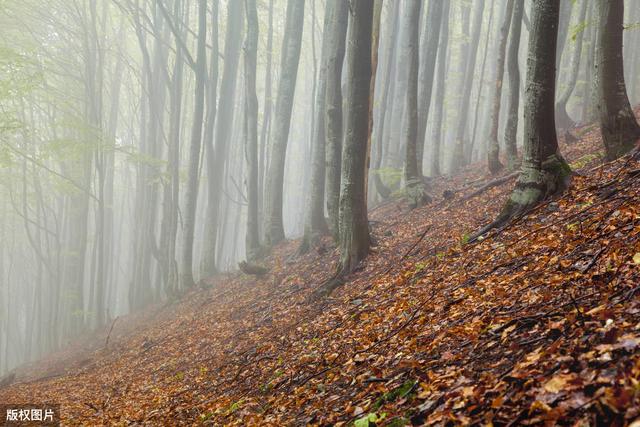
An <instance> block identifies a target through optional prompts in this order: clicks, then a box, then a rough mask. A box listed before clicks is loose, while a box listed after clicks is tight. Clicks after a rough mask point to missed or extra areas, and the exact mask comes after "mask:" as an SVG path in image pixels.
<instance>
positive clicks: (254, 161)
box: [244, 0, 260, 260]
mask: <svg viewBox="0 0 640 427" xmlns="http://www.w3.org/2000/svg"><path fill="white" fill-rule="evenodd" d="M245 9H246V15H247V35H246V37H245V42H244V85H245V86H244V97H245V112H244V133H245V156H246V160H247V171H246V174H247V199H248V208H247V236H246V255H247V259H248V260H253V259H255V258H257V256H258V252H259V249H260V235H259V228H258V97H257V95H256V58H257V52H258V32H259V27H258V11H257V8H256V0H245Z"/></svg>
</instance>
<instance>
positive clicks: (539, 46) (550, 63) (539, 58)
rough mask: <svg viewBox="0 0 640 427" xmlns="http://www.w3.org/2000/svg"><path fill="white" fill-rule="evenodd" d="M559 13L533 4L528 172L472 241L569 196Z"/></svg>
mask: <svg viewBox="0 0 640 427" xmlns="http://www.w3.org/2000/svg"><path fill="white" fill-rule="evenodd" d="M559 12H560V10H559V4H558V2H557V0H533V2H532V16H531V32H530V36H529V53H528V60H527V82H526V90H525V93H526V102H525V108H524V111H525V114H524V156H523V160H522V170H521V172H520V176H519V177H518V181H517V182H516V186H515V188H514V190H513V192H512V193H511V197H510V198H509V200H508V201H507V202H506V204H505V206H504V207H503V208H502V211H501V212H500V214H499V215H498V218H497V219H496V220H495V221H493V222H492V223H491V224H489V225H487V226H485V227H484V228H482V229H481V230H480V231H478V232H477V233H476V234H475V235H474V236H473V238H472V239H471V240H474V239H476V238H477V237H478V236H481V235H482V234H484V233H486V232H487V231H489V230H491V229H492V228H495V227H499V226H501V225H503V224H505V223H506V222H508V221H509V220H510V219H511V218H513V217H516V216H520V215H523V214H525V213H526V212H528V211H529V210H530V209H531V208H532V207H533V206H535V205H536V204H538V203H539V202H540V201H542V200H544V199H546V198H548V197H551V196H553V195H555V194H558V193H560V192H562V191H564V189H565V188H566V187H567V185H568V183H569V177H570V175H571V169H570V168H569V165H567V163H566V162H565V160H564V158H563V157H562V155H561V154H560V151H559V148H558V139H557V136H556V127H555V123H554V111H553V106H554V104H555V81H556V67H555V57H556V55H555V54H556V43H557V37H558V17H559Z"/></svg>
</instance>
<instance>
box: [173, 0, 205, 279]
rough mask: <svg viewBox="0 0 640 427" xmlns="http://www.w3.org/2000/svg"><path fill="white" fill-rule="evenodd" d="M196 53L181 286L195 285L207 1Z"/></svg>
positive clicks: (200, 13) (200, 12)
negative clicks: (194, 254)
mask: <svg viewBox="0 0 640 427" xmlns="http://www.w3.org/2000/svg"><path fill="white" fill-rule="evenodd" d="M198 21H199V23H198V54H197V57H196V58H197V59H196V69H195V74H196V88H195V101H194V102H195V105H194V108H193V125H192V129H191V146H190V147H189V175H188V177H187V188H186V196H185V199H186V203H185V212H184V241H183V252H182V273H181V281H180V282H181V283H182V286H183V287H191V286H193V285H194V284H195V282H194V278H193V237H194V233H195V222H196V208H197V203H198V168H199V166H200V150H201V147H202V122H203V119H204V95H205V79H206V78H207V51H206V36H207V1H206V0H198Z"/></svg>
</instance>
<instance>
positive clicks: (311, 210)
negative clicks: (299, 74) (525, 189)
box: [300, 0, 336, 253]
mask: <svg viewBox="0 0 640 427" xmlns="http://www.w3.org/2000/svg"><path fill="white" fill-rule="evenodd" d="M335 6H336V0H330V1H328V2H327V3H326V5H325V10H324V24H323V33H322V49H321V53H320V73H319V74H318V75H317V79H318V87H317V88H316V99H315V120H314V128H313V133H312V142H311V144H312V145H311V189H310V191H309V195H308V197H307V200H306V202H307V206H306V213H305V225H304V235H303V237H302V244H301V246H300V253H304V252H306V251H307V250H308V249H309V248H310V246H311V245H312V244H313V241H314V240H315V239H316V238H317V237H319V236H320V235H321V234H324V233H326V231H327V223H326V221H325V218H324V194H325V191H324V190H325V177H326V171H325V169H326V140H325V135H326V130H325V123H324V122H325V109H326V95H327V69H328V66H329V41H330V32H331V25H332V21H334V20H335V16H334V15H335V9H336V7H335Z"/></svg>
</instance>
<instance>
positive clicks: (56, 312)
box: [0, 0, 640, 375]
mask: <svg viewBox="0 0 640 427" xmlns="http://www.w3.org/2000/svg"><path fill="white" fill-rule="evenodd" d="M340 1H341V0H337V1H333V0H306V1H304V0H290V1H286V0H258V1H257V2H256V8H255V11H256V12H257V13H256V15H255V16H254V18H255V19H256V21H255V22H253V21H252V20H251V18H252V15H251V14H250V13H248V12H249V11H248V10H246V8H247V7H252V5H253V3H254V2H252V1H251V0H249V1H240V0H237V1H236V0H48V1H46V2H43V1H36V0H0V28H1V29H0V375H2V374H3V373H6V372H7V371H10V370H11V369H13V368H15V367H16V366H18V365H20V364H22V363H25V362H29V361H34V360H37V359H39V358H41V357H42V356H43V355H45V354H48V353H50V352H52V351H56V350H59V349H61V348H64V347H65V346H66V345H68V343H69V342H71V341H72V340H73V339H75V338H77V337H78V336H81V335H85V334H91V333H92V331H96V330H98V329H100V328H104V327H108V326H109V325H110V324H111V323H112V322H113V321H114V319H116V318H117V317H118V316H122V315H125V314H127V313H130V312H134V311H136V310H141V309H144V308H145V307H148V306H150V305H152V304H158V303H162V304H164V303H167V302H168V303H170V302H172V301H175V300H176V299H179V298H180V297H181V296H182V295H183V294H184V293H185V291H187V290H189V289H191V288H193V287H194V286H206V283H207V280H206V279H208V278H210V277H212V276H214V275H216V274H221V273H224V272H228V271H233V270H236V269H237V268H238V263H239V262H241V261H244V260H247V261H249V262H250V263H256V264H260V260H261V259H262V257H263V256H264V255H265V254H267V253H268V252H269V250H270V248H272V247H273V246H274V245H277V244H278V243H279V242H280V240H281V238H282V236H281V231H283V232H284V237H285V238H286V239H297V238H301V237H303V235H304V237H305V239H303V240H304V241H307V242H308V241H312V240H313V237H314V236H315V234H316V233H317V232H318V231H319V230H325V231H326V230H328V231H329V232H334V233H335V232H336V230H335V228H336V227H335V226H334V223H335V222H334V220H333V219H334V218H335V219H336V221H337V216H336V215H337V209H338V208H337V206H335V205H331V200H337V199H335V197H337V196H339V195H340V189H339V185H340V175H339V172H340V164H337V165H336V164H335V157H332V153H335V152H336V151H333V152H332V151H331V149H332V147H333V148H335V145H332V144H335V143H336V142H337V144H338V145H337V150H338V151H337V153H340V150H341V148H340V146H341V145H340V144H342V143H343V142H342V140H343V139H345V138H347V137H346V136H345V135H347V134H348V129H347V127H348V124H349V123H350V122H349V118H348V117H347V115H346V111H347V108H346V107H345V108H343V109H342V110H341V111H340V114H341V115H342V116H343V117H342V123H343V124H342V127H341V128H340V129H339V130H340V131H341V133H340V135H341V136H340V137H338V138H334V139H331V138H330V137H331V136H332V135H333V134H332V133H331V131H332V130H335V129H336V128H332V127H331V126H333V124H334V123H335V117H330V116H329V115H328V114H329V113H328V111H329V109H326V108H325V106H326V105H333V106H334V107H335V102H338V104H339V105H340V106H341V108H342V106H346V105H348V103H349V102H350V100H349V93H351V91H350V90H349V89H350V87H349V84H350V81H351V80H350V79H349V78H348V72H347V68H348V67H347V64H348V62H349V55H350V54H354V53H353V50H351V49H350V48H349V41H347V47H346V55H344V56H341V55H339V54H337V55H336V54H334V55H332V52H334V50H333V48H332V46H334V43H338V42H339V41H337V40H333V39H332V37H329V36H332V35H333V36H336V34H338V33H337V32H336V31H335V28H337V26H336V25H337V24H336V23H337V21H338V18H337V12H336V10H338V9H340V7H339V6H336V4H337V3H339V2H340ZM372 1H373V0H372ZM438 3H439V4H438ZM288 4H289V8H288ZM330 5H331V10H330V12H331V13H327V14H325V12H326V8H327V7H329V6H330ZM625 5H626V7H625V19H624V22H625V25H626V27H625V28H626V30H625V31H624V51H623V56H624V60H625V79H626V85H627V93H628V96H629V99H630V102H631V104H632V105H636V104H637V103H638V102H640V76H639V75H638V74H639V73H638V69H639V68H638V67H639V65H640V57H639V56H640V55H639V53H638V52H639V51H640V46H639V42H640V40H639V39H640V31H638V22H639V21H640V2H637V1H633V0H629V1H627V2H626V3H625ZM376 7H379V9H376V10H374V25H373V27H374V30H373V31H374V37H376V36H377V38H376V40H377V50H374V62H373V63H374V65H376V67H375V69H374V71H375V73H374V76H375V86H374V91H373V98H372V104H371V105H372V117H373V120H372V125H371V126H372V127H371V137H370V138H371V141H370V151H369V153H370V156H368V157H367V161H368V163H367V164H368V168H367V170H368V175H367V176H368V179H366V181H365V182H366V183H367V191H366V200H367V205H368V207H369V208H372V207H374V206H377V205H379V204H380V203H383V202H384V201H385V200H387V199H388V198H389V197H402V196H408V197H414V195H413V194H412V193H411V191H409V190H408V187H410V186H409V185H408V183H411V182H412V180H415V179H418V180H420V181H421V182H424V183H425V185H427V187H428V184H429V182H430V180H432V179H435V178H436V177H437V176H439V175H443V174H445V175H446V174H452V173H455V172H456V171H458V170H460V169H462V168H467V167H470V165H477V167H485V166H486V164H487V161H488V162H489V168H490V169H491V168H492V166H491V158H492V155H491V152H492V150H496V149H497V150H498V151H499V153H500V154H499V155H500V156H502V157H501V158H503V159H506V160H505V161H504V162H503V163H504V165H503V166H505V167H512V166H513V165H512V164H511V161H514V159H515V157H509V156H510V155H511V154H512V153H510V152H509V149H510V148H509V147H511V146H509V141H513V143H514V144H516V145H514V147H516V149H517V151H518V152H520V150H521V147H522V143H523V135H522V132H523V126H522V125H521V124H520V125H518V121H519V119H521V118H522V117H523V115H524V113H525V111H524V105H525V103H524V96H525V85H524V82H525V77H526V70H527V54H528V52H527V45H528V42H529V35H530V30H531V29H530V17H531V10H530V9H531V2H530V1H528V0H527V1H522V2H519V1H518V0H516V1H513V0H499V1H483V0H446V1H442V2H440V1H439V0H430V1H426V0H425V1H412V0H402V1H388V0H386V1H376ZM412 7H413V9H412ZM596 9H597V8H596V7H595V2H593V1H588V0H578V1H569V0H562V3H561V12H560V24H559V31H558V33H559V34H558V55H557V60H556V64H557V70H558V74H557V85H556V87H557V89H556V99H557V100H558V102H560V104H559V105H560V107H561V108H560V107H557V110H556V123H557V127H558V129H559V133H561V132H564V131H566V130H570V129H571V128H572V127H573V126H574V125H576V124H580V123H586V122H590V121H593V120H594V118H595V115H596V113H597V112H596V108H595V105H596V103H594V102H591V100H592V99H593V98H594V97H595V96H596V94H595V87H596V83H597V79H596V74H595V72H594V58H595V57H596V48H597V46H596V40H597V37H596V36H597V25H596V20H597V10H596ZM378 12H379V16H378V15H377V13H378ZM416 12H417V14H416ZM518 13H520V14H521V18H520V19H517V18H516V17H517V16H518ZM325 15H326V16H325ZM288 16H289V19H288ZM345 16H346V15H345ZM327 18H328V19H327ZM345 19H346V18H345ZM378 19H379V20H378ZM412 20H414V21H415V22H414V24H411V21H412ZM325 21H328V22H329V23H328V22H325ZM345 22H346V21H345ZM332 23H333V24H335V25H334V26H332V25H330V24H332ZM376 23H378V24H379V26H377V25H376ZM256 24H257V26H256ZM416 24H417V25H416ZM349 25H351V24H349ZM516 26H517V27H521V28H519V34H518V38H516V39H514V37H515V36H514V34H517V33H516V31H515V28H516ZM376 28H379V29H378V31H379V33H376ZM326 29H329V30H331V32H330V33H328V34H325V30H326ZM256 30H259V31H257V32H256ZM299 33H300V34H301V35H300V36H298V35H297V34H299ZM249 35H253V36H257V38H256V39H255V41H256V44H255V50H252V49H251V46H252V45H251V40H252V38H251V37H249ZM333 38H338V37H333ZM514 40H515V41H514ZM342 43H344V37H343V38H342ZM374 46H376V44H375V42H374ZM298 50H299V58H298V52H297V51H298ZM252 53H253V54H255V58H254V60H255V69H253V67H252V66H251V61H252V56H251V55H252ZM356 54H357V52H356ZM414 54H415V56H412V55H414ZM376 56H377V57H376ZM336 58H339V59H340V64H339V65H340V66H339V67H337V68H339V69H340V70H339V71H340V73H339V74H338V76H337V79H333V80H331V78H330V76H331V75H332V73H333V74H335V72H334V70H335V69H336V65H335V61H336ZM332 60H333V62H332ZM247 67H249V68H247ZM334 77H335V76H334ZM251 82H252V83H253V85H252V84H250V83H251ZM336 82H337V84H334V83H336ZM336 88H337V89H338V92H340V94H341V97H342V99H339V98H338V101H336V98H335V97H334V96H333V95H334V94H335V93H336V91H335V89H336ZM289 95H291V97H290V96H289ZM254 97H255V101H257V103H252V102H251V101H252V100H253V99H254ZM514 102H515V104H514ZM565 104H566V105H565ZM565 109H566V114H561V113H562V112H563V111H565ZM289 110H290V111H289ZM510 116H511V117H515V123H514V122H513V121H511V122H510V121H509V117H510ZM412 123H414V124H415V125H412ZM319 140H321V141H322V143H319V142H318V141H319ZM407 141H417V145H416V143H413V144H408V143H407ZM493 142H495V143H493ZM408 147H409V148H408ZM408 149H410V150H413V151H410V152H409V153H410V154H409V155H407V150H408ZM318 150H321V155H320V154H318V153H319V151H318ZM411 153H415V154H414V155H411ZM279 154H280V157H281V158H282V160H283V161H284V163H283V167H280V166H279V164H280V163H279V162H280V161H281V159H279ZM342 155H343V156H345V155H346V154H342ZM505 156H506V157H505ZM487 158H489V160H487ZM495 158H496V159H497V158H498V154H496V157H495ZM408 159H409V160H408ZM414 163H415V164H414ZM314 164H316V165H320V166H316V167H315V168H314V166H313V165H314ZM332 166H333V167H334V169H335V168H337V170H338V177H337V184H338V187H335V186H334V185H331V183H332V182H335V180H334V181H332V180H331V179H330V178H331V177H332V176H333V177H334V178H335V174H334V175H331V172H330V171H331V170H332ZM412 169H413V172H412ZM314 171H316V172H317V173H316V174H315V175H314ZM279 174H280V175H279ZM416 177H417V178H416ZM344 179H345V178H344V176H343V181H342V182H343V185H344ZM320 181H321V182H320ZM336 189H337V191H338V193H337V196H336ZM278 193H279V194H278ZM332 196H333V197H334V198H332ZM414 201H415V202H416V203H417V204H419V203H420V202H421V200H418V199H416V200H414ZM318 206H319V208H318ZM332 206H333V207H332ZM280 209H281V212H280ZM332 209H333V210H332ZM325 217H326V219H325Z"/></svg>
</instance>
